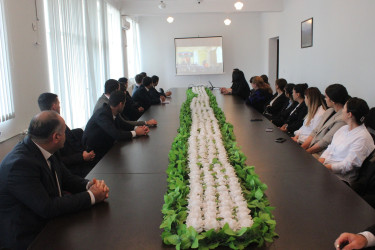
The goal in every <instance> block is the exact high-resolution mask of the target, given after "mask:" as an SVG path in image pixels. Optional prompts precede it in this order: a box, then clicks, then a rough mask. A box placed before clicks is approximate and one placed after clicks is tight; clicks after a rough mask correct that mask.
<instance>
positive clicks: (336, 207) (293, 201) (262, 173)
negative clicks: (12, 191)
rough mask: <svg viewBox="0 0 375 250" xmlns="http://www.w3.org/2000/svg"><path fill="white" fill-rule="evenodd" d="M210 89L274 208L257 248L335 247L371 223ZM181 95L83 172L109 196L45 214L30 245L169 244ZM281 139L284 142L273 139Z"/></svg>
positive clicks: (239, 105)
mask: <svg viewBox="0 0 375 250" xmlns="http://www.w3.org/2000/svg"><path fill="white" fill-rule="evenodd" d="M213 93H214V94H215V95H216V97H217V102H218V104H219V106H220V107H221V108H222V109H223V111H224V113H225V115H226V118H227V121H228V122H230V123H231V124H233V126H234V133H235V136H236V140H237V143H238V145H239V146H240V147H241V150H242V151H243V152H244V154H245V155H246V156H247V161H246V163H247V165H250V166H255V171H256V173H257V174H258V175H259V177H260V179H261V181H262V182H264V183H265V184H267V186H268V189H267V191H266V195H267V197H268V199H269V201H270V203H271V206H273V207H275V210H274V211H273V212H272V213H273V215H274V216H275V220H276V223H277V225H276V233H278V235H279V237H278V238H275V239H274V242H273V243H271V244H268V245H266V246H264V247H262V249H334V248H333V242H334V240H335V239H336V238H337V236H338V235H339V234H340V233H342V232H345V231H347V232H360V231H362V230H363V229H365V228H366V227H367V226H370V225H372V224H374V223H375V210H374V209H373V208H372V207H371V206H369V205H368V204H367V203H366V202H365V201H364V200H362V198H361V197H360V196H358V195H357V194H356V193H355V192H354V191H352V190H351V189H350V187H349V186H347V185H346V184H345V183H343V182H342V181H340V180H339V179H338V178H337V177H336V176H334V175H333V174H332V173H330V171H329V170H327V169H326V168H325V167H324V166H323V165H322V164H320V163H319V162H318V161H317V160H316V159H315V158H314V157H313V156H312V155H310V154H308V153H306V152H305V151H304V150H303V149H302V148H301V147H300V146H299V145H298V144H297V143H295V142H294V141H292V140H291V139H290V138H288V136H287V135H286V134H285V133H283V132H281V131H280V130H279V129H278V128H277V127H275V126H274V125H273V124H272V123H271V122H270V121H268V120H267V119H266V118H264V117H263V116H262V115H261V114H260V113H258V112H257V111H256V110H255V109H253V108H251V107H249V106H246V105H245V104H244V102H243V100H241V99H239V98H237V97H235V96H224V95H221V94H220V91H219V90H213ZM185 100H186V89H184V88H176V89H173V94H172V97H171V98H168V101H170V103H169V104H162V105H156V106H152V107H151V108H150V109H149V110H147V111H146V112H145V114H144V115H143V116H142V117H141V120H148V119H151V118H155V119H157V121H158V126H157V127H154V128H151V129H150V133H149V136H146V137H139V138H134V139H133V140H131V141H126V142H119V143H117V144H115V146H114V147H113V148H112V149H111V150H110V151H109V152H108V153H107V154H106V155H105V156H104V157H103V159H102V160H101V161H100V162H99V163H98V164H97V165H96V166H95V168H94V169H93V170H92V171H91V172H90V173H89V175H88V176H87V178H88V179H92V178H94V177H95V178H97V179H103V180H105V182H106V183H107V185H108V186H109V188H110V193H109V199H108V200H106V201H105V202H103V203H100V204H96V205H94V206H93V207H92V208H90V209H88V210H85V211H81V212H78V213H74V214H68V215H64V216H61V217H58V218H55V219H53V220H51V221H50V222H49V223H48V224H47V226H46V227H45V228H44V230H43V231H42V232H41V233H40V234H39V235H38V237H37V238H36V239H35V241H34V242H33V243H32V245H31V246H30V249H165V248H168V249H172V248H173V246H166V245H164V244H163V242H162V239H161V236H160V235H161V233H162V230H161V229H159V226H160V224H161V222H162V213H161V208H162V206H163V204H164V200H163V196H164V194H165V192H166V187H167V182H166V178H167V175H166V173H165V171H166V169H167V166H168V152H169V150H170V147H171V144H172V142H173V139H174V137H175V136H176V135H177V129H178V127H179V111H180V107H181V104H182V103H183V102H184V101H185ZM251 119H262V120H261V121H251ZM267 128H272V129H273V132H266V129H267ZM279 137H283V138H286V139H287V140H286V141H285V142H284V143H276V142H275V139H276V138H279Z"/></svg>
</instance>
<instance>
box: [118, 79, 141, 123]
mask: <svg viewBox="0 0 375 250" xmlns="http://www.w3.org/2000/svg"><path fill="white" fill-rule="evenodd" d="M118 81H119V83H120V90H121V91H123V92H124V93H125V95H126V105H125V108H124V111H123V112H122V114H123V115H124V116H125V117H128V118H129V119H130V120H132V121H136V120H138V119H139V117H141V116H142V114H143V112H144V111H145V109H144V108H143V107H142V106H140V105H139V104H138V103H136V102H134V101H133V98H132V97H131V96H130V94H129V92H128V91H127V89H128V79H127V78H126V77H121V78H119V79H118Z"/></svg>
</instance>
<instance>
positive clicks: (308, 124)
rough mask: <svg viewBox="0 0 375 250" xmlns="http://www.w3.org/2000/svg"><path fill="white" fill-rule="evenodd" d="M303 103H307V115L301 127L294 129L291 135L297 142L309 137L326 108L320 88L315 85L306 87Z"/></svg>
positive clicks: (300, 142)
mask: <svg viewBox="0 0 375 250" xmlns="http://www.w3.org/2000/svg"><path fill="white" fill-rule="evenodd" d="M305 103H306V105H307V115H306V117H305V120H304V121H303V125H302V127H301V128H300V129H298V130H296V131H295V132H294V135H295V136H294V137H292V139H293V140H294V141H296V142H298V143H299V144H302V143H303V142H304V141H305V140H306V138H307V137H309V135H310V134H311V132H312V131H313V130H314V128H315V127H316V126H317V125H318V124H319V122H320V120H321V118H322V115H323V114H324V112H325V111H326V109H327V107H326V105H325V104H324V102H323V98H322V94H321V93H320V90H319V89H318V88H315V87H311V88H308V89H306V92H305Z"/></svg>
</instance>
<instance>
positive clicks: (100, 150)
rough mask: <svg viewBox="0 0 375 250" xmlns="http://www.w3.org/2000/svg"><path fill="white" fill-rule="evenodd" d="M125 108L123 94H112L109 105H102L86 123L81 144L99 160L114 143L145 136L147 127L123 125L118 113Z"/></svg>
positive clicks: (116, 92)
mask: <svg viewBox="0 0 375 250" xmlns="http://www.w3.org/2000/svg"><path fill="white" fill-rule="evenodd" d="M124 106H125V94H124V92H121V91H115V92H112V94H111V96H110V97H109V104H106V103H105V104H103V106H102V107H101V108H100V109H98V110H97V111H96V112H95V113H94V114H93V115H92V117H91V118H90V120H89V121H88V122H87V125H86V129H85V131H84V133H83V137H82V142H83V144H84V145H85V146H86V148H88V149H89V150H94V151H95V153H96V157H98V159H101V158H102V157H103V156H104V155H105V154H106V153H107V152H108V151H109V150H110V149H111V147H112V146H113V144H114V142H115V141H122V140H130V139H131V138H133V137H136V136H142V135H147V134H148V132H149V128H148V127H147V126H138V127H134V126H131V125H130V124H129V123H125V122H124V120H123V119H122V118H121V117H120V113H121V112H122V111H123V109H124Z"/></svg>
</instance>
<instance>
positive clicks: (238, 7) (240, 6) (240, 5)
mask: <svg viewBox="0 0 375 250" xmlns="http://www.w3.org/2000/svg"><path fill="white" fill-rule="evenodd" d="M234 7H235V8H236V10H242V7H243V3H242V2H241V1H238V2H236V3H235V4H234Z"/></svg>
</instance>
